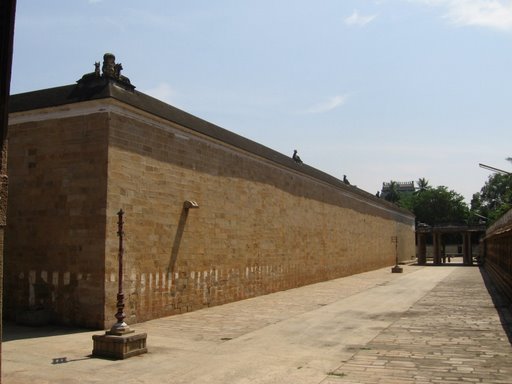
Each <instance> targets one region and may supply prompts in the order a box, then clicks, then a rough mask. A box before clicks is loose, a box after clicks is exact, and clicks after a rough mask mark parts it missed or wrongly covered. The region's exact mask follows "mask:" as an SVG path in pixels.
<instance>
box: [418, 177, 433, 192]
mask: <svg viewBox="0 0 512 384" xmlns="http://www.w3.org/2000/svg"><path fill="white" fill-rule="evenodd" d="M416 184H418V191H417V192H418V193H422V192H423V191H425V190H427V189H429V188H430V186H429V185H428V180H427V179H425V178H424V177H420V178H419V179H418V181H417V182H416Z"/></svg>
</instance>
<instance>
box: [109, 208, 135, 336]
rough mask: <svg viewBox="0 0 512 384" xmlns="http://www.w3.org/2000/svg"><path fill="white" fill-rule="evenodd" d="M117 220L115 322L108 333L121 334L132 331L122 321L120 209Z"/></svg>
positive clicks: (121, 223)
mask: <svg viewBox="0 0 512 384" xmlns="http://www.w3.org/2000/svg"><path fill="white" fill-rule="evenodd" d="M117 216H118V221H117V236H118V237H119V252H118V261H119V275H118V291H117V313H116V314H115V318H116V319H117V323H115V324H114V325H113V326H112V328H111V329H110V332H109V333H110V334H114V335H122V334H125V333H130V332H133V331H132V330H130V327H129V326H128V324H126V323H125V322H124V319H125V318H126V314H125V313H124V291H123V256H124V244H123V240H124V230H123V225H124V221H123V216H124V211H123V210H122V209H121V210H119V212H118V213H117Z"/></svg>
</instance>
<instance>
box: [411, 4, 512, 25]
mask: <svg viewBox="0 0 512 384" xmlns="http://www.w3.org/2000/svg"><path fill="white" fill-rule="evenodd" d="M420 2H422V3H424V4H427V5H430V6H439V7H445V8H446V13H445V17H446V18H447V19H448V20H449V21H450V22H451V23H452V24H454V25H457V26H479V27H486V28H492V29H498V30H503V31H512V1H502V0H420Z"/></svg>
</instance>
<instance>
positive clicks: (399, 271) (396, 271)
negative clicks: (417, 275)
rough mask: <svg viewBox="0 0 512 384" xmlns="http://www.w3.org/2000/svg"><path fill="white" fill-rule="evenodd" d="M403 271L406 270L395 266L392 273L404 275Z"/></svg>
mask: <svg viewBox="0 0 512 384" xmlns="http://www.w3.org/2000/svg"><path fill="white" fill-rule="evenodd" d="M403 271H404V269H403V268H402V267H400V266H399V265H395V266H394V267H393V268H391V273H402V272H403Z"/></svg>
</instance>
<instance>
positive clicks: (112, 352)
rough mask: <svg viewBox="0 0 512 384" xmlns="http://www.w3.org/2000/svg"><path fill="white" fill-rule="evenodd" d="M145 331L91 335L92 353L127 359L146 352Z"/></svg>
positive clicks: (97, 355)
mask: <svg viewBox="0 0 512 384" xmlns="http://www.w3.org/2000/svg"><path fill="white" fill-rule="evenodd" d="M146 338H147V334H146V333H133V332H132V333H127V334H124V335H115V334H110V332H105V334H104V335H93V337H92V340H93V350H92V355H93V356H96V357H107V358H110V359H127V358H129V357H132V356H137V355H141V354H143V353H147V352H148V349H147V347H146Z"/></svg>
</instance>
